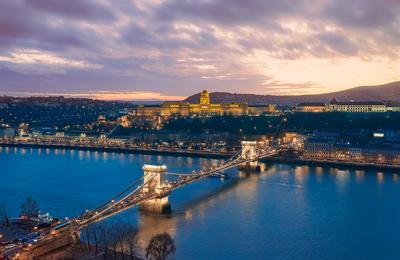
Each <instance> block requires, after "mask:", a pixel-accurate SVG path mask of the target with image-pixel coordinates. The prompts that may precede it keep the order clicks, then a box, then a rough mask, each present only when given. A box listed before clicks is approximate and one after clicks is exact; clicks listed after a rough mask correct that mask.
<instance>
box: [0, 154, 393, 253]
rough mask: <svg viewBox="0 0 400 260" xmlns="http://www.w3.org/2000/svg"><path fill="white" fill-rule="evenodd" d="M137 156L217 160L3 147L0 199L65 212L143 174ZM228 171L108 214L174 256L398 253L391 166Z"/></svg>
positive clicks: (142, 159) (15, 208) (177, 161)
mask: <svg viewBox="0 0 400 260" xmlns="http://www.w3.org/2000/svg"><path fill="white" fill-rule="evenodd" d="M144 163H151V164H166V165H167V167H168V171H169V172H184V173H186V172H191V171H192V170H196V169H200V168H201V167H207V166H210V165H212V164H216V163H218V160H210V159H201V158H189V157H170V156H154V155H131V154H117V153H103V152H86V151H70V150H61V149H56V150H52V149H22V148H4V147H3V148H0V203H6V205H7V209H8V211H9V214H10V215H13V216H17V215H18V213H19V206H20V205H21V203H22V202H23V200H24V199H25V198H26V197H27V196H32V197H34V198H35V199H36V200H37V202H38V204H39V207H40V209H41V210H42V211H43V212H50V213H51V214H52V215H54V216H56V217H60V218H61V217H72V216H75V215H77V214H79V213H81V212H83V211H84V210H85V209H91V208H94V207H96V206H97V205H99V204H101V203H102V202H104V201H106V200H107V199H108V198H110V197H112V196H113V195H114V194H116V193H118V192H119V191H120V190H122V189H123V188H124V187H126V186H127V185H128V184H129V183H130V182H132V181H133V180H135V179H137V178H138V177H140V176H141V175H142V174H143V172H142V169H141V167H142V166H143V164H144ZM264 166H265V170H264V171H263V172H261V173H259V174H254V173H253V174H248V173H243V172H239V171H238V170H237V169H232V170H230V171H229V173H230V176H231V178H229V179H225V180H220V179H218V178H207V179H204V180H202V181H199V182H197V183H193V184H191V185H189V186H186V187H183V188H181V189H178V190H176V191H174V192H173V194H172V195H171V196H170V202H171V204H172V208H173V214H172V215H170V216H160V215H153V214H144V213H141V212H139V211H138V210H137V208H133V209H131V210H129V211H127V212H124V213H122V214H120V215H118V216H116V217H113V219H112V220H110V221H126V222H130V223H133V224H134V225H137V226H138V227H139V228H140V237H141V241H142V243H143V244H145V243H147V241H148V239H149V238H150V237H151V236H152V235H153V234H154V233H158V232H164V231H166V232H169V233H170V234H171V235H172V236H173V237H174V239H175V241H176V247H177V251H176V254H175V258H176V259H400V179H399V175H397V173H396V172H391V171H377V170H362V169H358V170H357V169H349V168H346V167H343V168H332V167H328V166H315V165H310V166H307V165H296V164H269V165H264Z"/></svg>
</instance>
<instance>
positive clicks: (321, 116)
mask: <svg viewBox="0 0 400 260" xmlns="http://www.w3.org/2000/svg"><path fill="white" fill-rule="evenodd" d="M282 117H285V118H286V119H287V120H286V122H285V124H284V125H283V130H287V131H313V130H329V131H347V130H349V131H351V130H370V131H374V130H378V129H390V130H400V113H398V112H391V113H343V112H329V113H287V114H285V115H281V116H268V115H267V116H257V117H255V116H253V117H251V116H237V117H235V116H218V117H210V118H176V119H171V120H170V121H169V122H168V123H167V124H166V125H165V128H164V129H167V130H175V131H184V130H186V131H190V132H192V133H200V132H202V131H204V130H214V131H221V132H229V133H231V134H238V135H241V134H243V135H263V134H273V133H275V132H276V130H277V128H278V126H279V124H280V122H281V119H282Z"/></svg>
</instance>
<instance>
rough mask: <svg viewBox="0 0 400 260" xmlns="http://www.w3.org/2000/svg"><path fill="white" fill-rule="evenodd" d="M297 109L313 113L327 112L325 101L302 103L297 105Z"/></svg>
mask: <svg viewBox="0 0 400 260" xmlns="http://www.w3.org/2000/svg"><path fill="white" fill-rule="evenodd" d="M297 111H299V112H312V113H321V112H326V111H327V107H326V105H325V104H324V103H316V102H313V103H300V104H298V105H297Z"/></svg>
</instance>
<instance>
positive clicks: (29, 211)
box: [21, 196, 39, 232]
mask: <svg viewBox="0 0 400 260" xmlns="http://www.w3.org/2000/svg"><path fill="white" fill-rule="evenodd" d="M38 215H39V207H38V205H37V203H36V201H35V200H34V199H33V198H32V197H31V196H29V197H27V198H26V200H25V202H24V203H22V205H21V216H25V217H26V218H27V223H28V227H27V228H28V232H30V231H31V229H32V219H33V218H35V217H38Z"/></svg>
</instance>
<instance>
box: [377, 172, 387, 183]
mask: <svg viewBox="0 0 400 260" xmlns="http://www.w3.org/2000/svg"><path fill="white" fill-rule="evenodd" d="M376 180H377V182H378V183H379V184H383V183H384V182H385V176H384V174H383V172H377V173H376Z"/></svg>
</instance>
